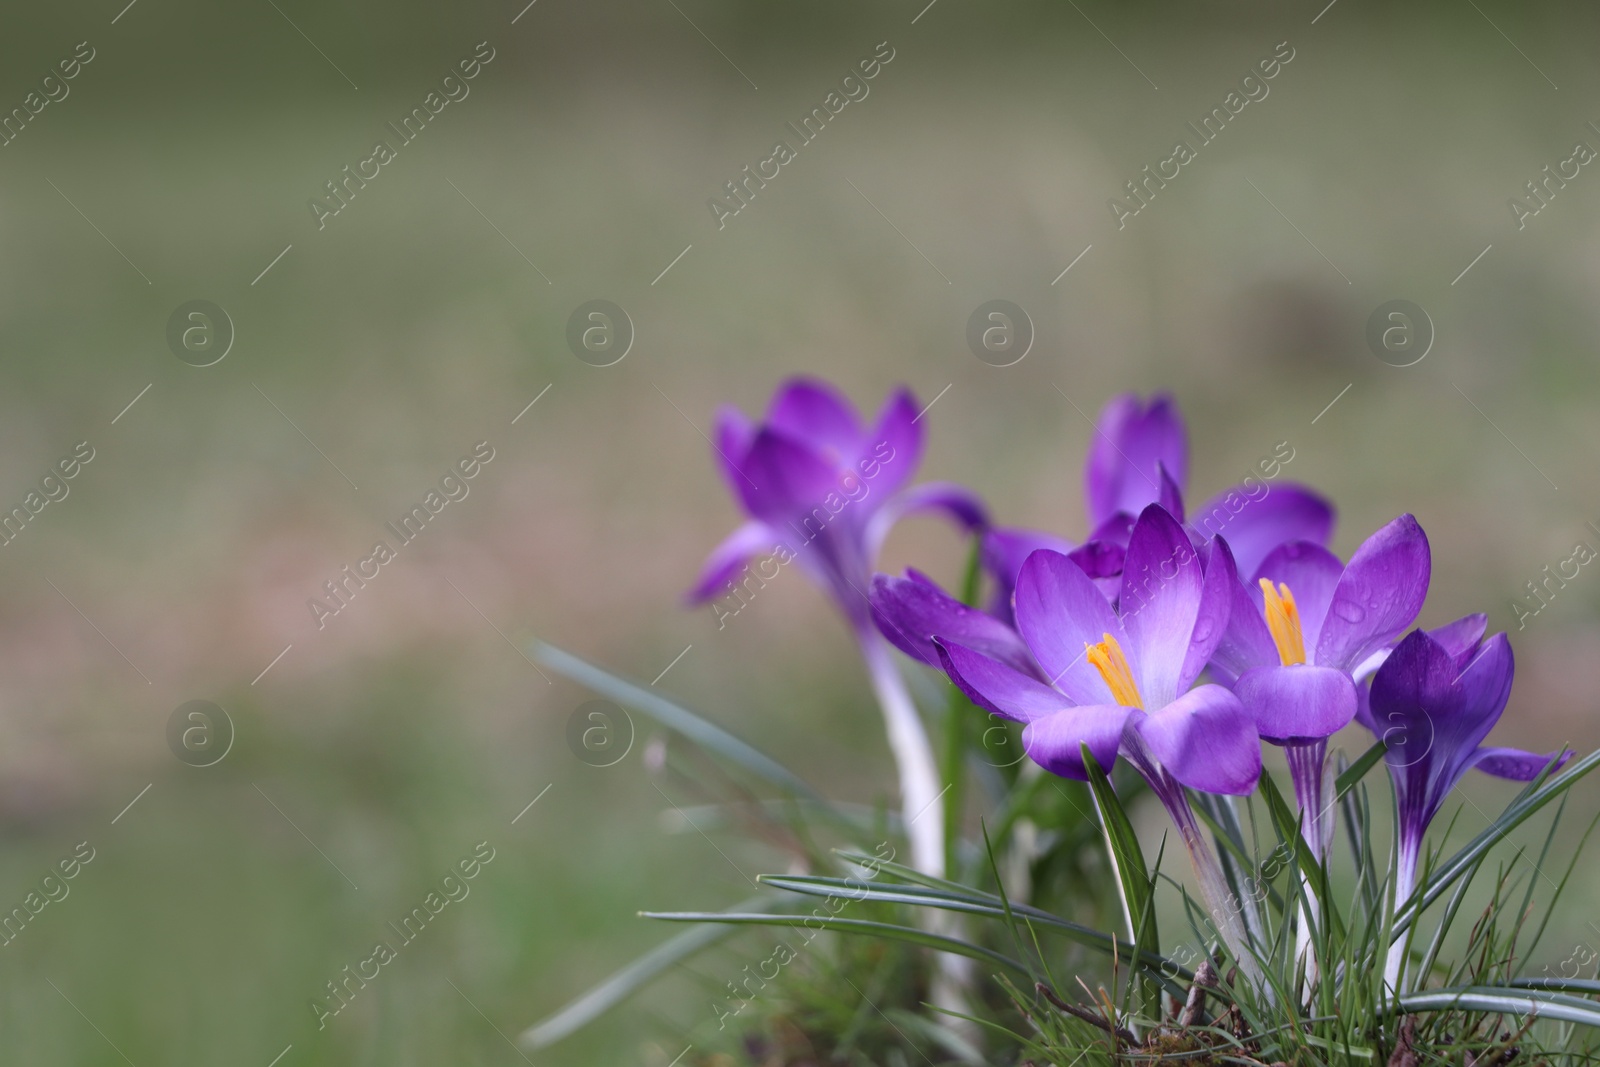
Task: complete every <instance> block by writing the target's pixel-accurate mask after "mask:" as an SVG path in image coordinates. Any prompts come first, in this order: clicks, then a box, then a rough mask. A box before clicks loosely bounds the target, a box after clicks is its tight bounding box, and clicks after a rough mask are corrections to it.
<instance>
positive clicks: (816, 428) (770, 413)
mask: <svg viewBox="0 0 1600 1067" xmlns="http://www.w3.org/2000/svg"><path fill="white" fill-rule="evenodd" d="M766 424H767V425H768V426H770V427H772V428H773V429H775V430H779V431H782V432H783V433H784V434H786V435H788V436H789V437H792V438H794V439H796V440H798V441H804V442H805V443H806V444H808V445H810V446H811V447H812V448H814V449H815V450H816V451H817V452H819V453H821V454H822V455H823V456H825V457H826V458H828V459H830V460H832V461H833V463H834V465H835V466H841V467H842V466H844V465H845V464H847V463H849V462H850V461H851V460H853V459H854V458H855V456H856V453H857V452H858V451H859V450H860V448H861V436H862V429H861V420H860V419H858V418H857V417H856V412H855V408H854V407H852V406H851V404H850V401H848V400H847V399H845V398H844V397H843V396H841V395H840V394H839V392H838V390H836V389H834V388H833V386H831V385H829V384H828V383H827V382H823V381H818V380H817V379H815V378H791V379H790V380H789V381H787V382H785V383H784V384H783V385H782V386H781V387H780V388H779V389H778V391H777V393H775V394H774V395H773V397H772V404H771V406H770V407H768V409H767V420H766ZM830 453H831V454H830Z"/></svg>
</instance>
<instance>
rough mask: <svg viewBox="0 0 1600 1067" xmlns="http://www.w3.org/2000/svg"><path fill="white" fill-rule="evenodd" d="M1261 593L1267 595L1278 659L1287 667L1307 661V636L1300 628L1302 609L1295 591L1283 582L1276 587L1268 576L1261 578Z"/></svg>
mask: <svg viewBox="0 0 1600 1067" xmlns="http://www.w3.org/2000/svg"><path fill="white" fill-rule="evenodd" d="M1261 593H1262V596H1263V597H1264V599H1265V604H1264V608H1265V614H1266V616H1267V629H1268V630H1270V631H1271V632H1272V643H1273V644H1275V645H1277V646H1278V659H1280V660H1281V661H1283V665H1284V666H1285V667H1293V666H1295V665H1296V664H1300V663H1304V662H1305V661H1306V638H1305V634H1304V633H1303V632H1302V631H1301V629H1300V609H1299V608H1297V607H1295V603H1294V594H1293V593H1291V592H1289V587H1288V586H1287V585H1284V584H1282V583H1281V582H1280V583H1279V584H1278V587H1277V588H1276V589H1274V588H1273V587H1272V581H1271V579H1268V578H1263V579H1261Z"/></svg>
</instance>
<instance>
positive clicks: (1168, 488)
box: [1156, 462, 1183, 522]
mask: <svg viewBox="0 0 1600 1067" xmlns="http://www.w3.org/2000/svg"><path fill="white" fill-rule="evenodd" d="M1156 474H1157V475H1158V476H1159V478H1160V481H1161V491H1160V493H1158V494H1157V495H1156V503H1158V504H1160V505H1161V506H1162V507H1164V508H1166V509H1167V513H1168V514H1170V515H1171V516H1172V517H1173V518H1175V519H1177V520H1178V521H1179V522H1182V521H1183V490H1182V489H1181V488H1179V487H1178V483H1177V482H1175V481H1173V479H1172V475H1171V473H1169V472H1168V470H1167V465H1166V464H1165V463H1159V462H1158V463H1157V464H1156Z"/></svg>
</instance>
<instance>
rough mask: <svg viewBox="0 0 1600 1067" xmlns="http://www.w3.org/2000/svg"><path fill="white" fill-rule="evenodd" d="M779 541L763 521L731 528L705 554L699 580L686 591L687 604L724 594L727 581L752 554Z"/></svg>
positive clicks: (701, 602) (762, 550)
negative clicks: (708, 552) (714, 546)
mask: <svg viewBox="0 0 1600 1067" xmlns="http://www.w3.org/2000/svg"><path fill="white" fill-rule="evenodd" d="M780 540H781V539H780V538H778V537H776V536H775V535H774V534H773V532H772V529H771V528H770V527H768V526H767V524H766V523H764V522H747V523H745V524H744V525H743V526H740V527H739V528H738V529H737V530H734V531H733V533H731V534H729V535H728V536H727V537H726V538H724V539H723V542H722V543H721V544H720V545H718V546H717V547H716V548H713V549H712V550H711V555H709V556H707V557H706V562H705V566H704V567H702V568H701V569H700V578H699V580H698V581H696V582H695V584H694V588H693V589H691V590H689V592H688V594H687V598H688V601H689V603H691V604H703V603H705V602H706V601H707V600H712V599H715V598H716V597H719V596H725V595H726V594H727V591H728V589H727V586H728V583H729V582H731V581H733V579H734V577H735V576H736V575H738V574H739V573H740V572H741V571H743V570H744V567H745V564H747V563H749V562H750V560H751V559H752V558H753V557H755V556H759V555H761V554H763V553H766V552H770V551H772V549H773V548H774V547H775V546H776V545H777V544H778V543H779V541H780Z"/></svg>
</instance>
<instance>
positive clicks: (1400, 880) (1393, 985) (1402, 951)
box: [1383, 837, 1419, 996]
mask: <svg viewBox="0 0 1600 1067" xmlns="http://www.w3.org/2000/svg"><path fill="white" fill-rule="evenodd" d="M1418 850H1419V849H1418V844H1417V843H1415V842H1409V841H1406V840H1405V839H1404V838H1403V837H1402V839H1401V841H1400V851H1399V857H1398V859H1399V862H1398V864H1397V866H1396V869H1395V872H1394V909H1395V911H1399V910H1400V909H1401V908H1402V907H1404V906H1405V902H1406V901H1408V900H1410V899H1411V894H1412V893H1413V892H1414V891H1415V890H1416V888H1417V853H1418ZM1415 925H1416V924H1415V923H1413V924H1412V926H1413V927H1415ZM1408 940H1409V931H1407V933H1402V934H1397V935H1396V936H1395V939H1394V942H1393V943H1392V944H1391V945H1390V946H1389V960H1388V963H1387V964H1386V965H1385V966H1384V968H1383V984H1384V985H1385V986H1386V987H1387V988H1388V990H1389V993H1390V995H1391V996H1399V995H1400V980H1401V977H1402V971H1403V970H1404V968H1405V963H1406V942H1407V941H1408Z"/></svg>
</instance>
